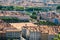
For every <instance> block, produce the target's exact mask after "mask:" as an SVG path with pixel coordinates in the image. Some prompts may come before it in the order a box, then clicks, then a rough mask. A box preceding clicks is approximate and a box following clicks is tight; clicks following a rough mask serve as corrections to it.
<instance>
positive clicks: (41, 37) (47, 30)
mask: <svg viewBox="0 0 60 40" xmlns="http://www.w3.org/2000/svg"><path fill="white" fill-rule="evenodd" d="M23 28H25V29H26V30H25V31H26V32H27V30H28V31H29V35H28V36H27V35H26V36H27V37H28V39H29V40H52V39H53V38H54V37H55V35H56V34H58V33H59V31H60V30H59V29H60V26H59V27H58V26H46V25H40V26H23ZM26 39H27V38H26Z"/></svg>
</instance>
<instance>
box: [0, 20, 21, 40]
mask: <svg viewBox="0 0 60 40" xmlns="http://www.w3.org/2000/svg"><path fill="white" fill-rule="evenodd" d="M13 39H15V40H16V39H18V40H20V39H21V34H20V31H19V30H18V29H17V28H15V27H13V26H12V25H10V24H8V23H5V22H3V21H1V20H0V40H13Z"/></svg>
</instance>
